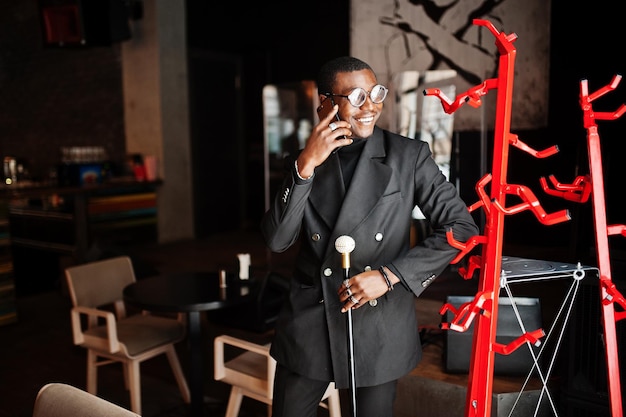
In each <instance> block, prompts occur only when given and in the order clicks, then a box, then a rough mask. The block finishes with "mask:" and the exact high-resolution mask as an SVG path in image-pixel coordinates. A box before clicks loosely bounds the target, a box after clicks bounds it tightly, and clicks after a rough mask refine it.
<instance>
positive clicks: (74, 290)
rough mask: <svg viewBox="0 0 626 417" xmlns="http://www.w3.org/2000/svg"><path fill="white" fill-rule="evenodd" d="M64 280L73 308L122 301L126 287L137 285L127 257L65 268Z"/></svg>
mask: <svg viewBox="0 0 626 417" xmlns="http://www.w3.org/2000/svg"><path fill="white" fill-rule="evenodd" d="M65 277H66V279H67V285H68V289H69V293H70V297H71V299H72V303H73V305H74V307H76V306H79V305H81V306H85V307H94V308H95V307H99V306H103V305H107V304H113V303H115V302H117V301H120V300H121V299H122V297H123V295H122V292H123V290H124V287H126V286H127V285H129V284H131V283H133V282H135V272H134V270H133V265H132V262H131V260H130V258H129V257H128V256H117V257H115V258H110V259H104V260H100V261H94V262H89V263H85V264H81V265H75V266H71V267H69V268H66V269H65Z"/></svg>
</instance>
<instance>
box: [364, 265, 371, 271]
mask: <svg viewBox="0 0 626 417" xmlns="http://www.w3.org/2000/svg"><path fill="white" fill-rule="evenodd" d="M363 269H364V270H365V271H371V270H372V267H371V266H369V265H366V266H365V268H363Z"/></svg>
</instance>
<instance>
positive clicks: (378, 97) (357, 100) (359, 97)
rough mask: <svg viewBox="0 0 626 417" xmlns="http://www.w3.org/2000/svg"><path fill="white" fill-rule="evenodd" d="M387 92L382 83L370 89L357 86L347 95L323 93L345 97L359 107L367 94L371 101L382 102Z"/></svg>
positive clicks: (327, 95)
mask: <svg viewBox="0 0 626 417" xmlns="http://www.w3.org/2000/svg"><path fill="white" fill-rule="evenodd" d="M388 92H389V89H388V88H387V87H385V86H384V85H380V84H377V85H375V86H374V87H372V91H367V90H365V89H363V88H361V87H357V88H355V89H354V90H352V92H351V93H350V94H348V95H343V94H333V93H324V95H325V96H326V97H343V98H347V99H348V101H349V102H350V104H352V105H353V106H354V107H361V106H362V105H363V104H364V103H365V100H367V97H368V96H369V98H370V100H372V103H374V104H379V103H382V102H383V101H384V100H385V97H387V93H388Z"/></svg>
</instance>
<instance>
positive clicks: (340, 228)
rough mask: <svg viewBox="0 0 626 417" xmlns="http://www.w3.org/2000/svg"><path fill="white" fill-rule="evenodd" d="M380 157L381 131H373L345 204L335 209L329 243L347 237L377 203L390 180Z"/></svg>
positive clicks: (382, 156) (381, 152) (388, 169)
mask: <svg viewBox="0 0 626 417" xmlns="http://www.w3.org/2000/svg"><path fill="white" fill-rule="evenodd" d="M384 157H385V147H384V135H383V131H382V130H381V129H379V128H376V129H375V130H374V134H373V135H372V136H371V137H370V138H369V139H367V141H366V143H365V147H364V148H363V152H362V153H361V156H360V157H359V162H358V163H357V166H356V170H355V171H354V175H353V176H352V182H351V183H350V187H349V189H348V192H347V194H346V198H345V200H344V201H345V202H344V204H343V206H341V208H340V209H339V215H338V216H337V221H336V223H335V225H336V227H335V228H334V230H333V238H332V242H334V241H335V239H336V238H337V237H338V236H341V235H350V234H351V233H352V232H353V230H354V229H355V228H356V227H357V226H358V225H359V224H360V223H361V222H362V221H363V220H364V219H365V218H366V217H367V216H368V215H369V213H370V212H371V211H372V209H373V208H374V206H376V204H377V203H378V201H380V197H381V196H382V195H383V193H384V192H385V189H386V188H387V184H388V183H389V180H390V178H391V168H389V167H388V166H387V165H385V164H384V163H383V162H382V158H384ZM331 249H332V250H334V248H329V251H330V250H331Z"/></svg>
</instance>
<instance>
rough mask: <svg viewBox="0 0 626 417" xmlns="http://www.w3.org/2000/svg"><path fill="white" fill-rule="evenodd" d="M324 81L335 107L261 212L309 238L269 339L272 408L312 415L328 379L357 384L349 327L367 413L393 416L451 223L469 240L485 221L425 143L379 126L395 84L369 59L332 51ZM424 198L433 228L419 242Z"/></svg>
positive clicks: (284, 238) (270, 236) (281, 246)
mask: <svg viewBox="0 0 626 417" xmlns="http://www.w3.org/2000/svg"><path fill="white" fill-rule="evenodd" d="M317 86H318V91H319V98H320V102H321V103H322V106H325V105H327V104H331V106H330V112H329V113H328V115H326V116H324V115H322V116H320V123H319V124H318V125H317V126H315V127H314V128H313V130H312V132H311V135H310V136H309V138H308V139H307V142H306V145H305V147H304V149H302V150H301V151H300V153H299V154H298V155H294V160H293V161H292V162H291V163H290V164H288V165H287V166H288V167H289V170H288V172H286V176H285V179H284V182H283V185H282V187H281V189H280V191H279V192H278V193H277V195H276V197H275V199H274V201H273V204H272V207H271V208H270V209H269V210H268V212H267V213H266V214H265V216H264V218H263V220H262V224H261V229H262V232H263V235H264V238H265V240H266V243H267V245H268V247H269V248H270V249H271V250H272V251H275V252H283V251H285V250H287V249H288V248H289V247H291V246H292V245H293V244H294V243H295V242H296V241H297V240H298V239H299V238H301V239H300V250H299V253H298V256H297V258H296V265H295V270H294V274H293V278H292V282H291V289H290V295H289V297H288V300H287V302H286V305H285V307H284V308H283V310H282V312H281V315H280V317H279V320H278V323H277V326H276V334H275V337H274V340H273V342H272V347H271V354H272V356H273V357H274V358H275V359H276V361H277V362H278V366H277V370H276V375H275V385H274V400H273V417H314V416H316V415H317V406H318V403H319V401H320V400H321V398H322V396H323V394H324V391H325V389H326V387H327V385H328V383H329V382H330V381H334V382H335V384H336V386H337V388H340V389H341V388H349V387H350V385H351V384H350V370H349V367H350V364H349V361H348V357H349V355H351V353H350V352H349V349H348V343H347V342H346V341H347V340H348V339H347V338H348V337H352V338H353V339H352V340H353V341H354V352H353V353H354V362H355V369H356V372H355V381H354V383H355V385H356V387H357V390H356V399H357V407H356V410H357V412H358V415H359V417H391V416H392V415H393V401H394V398H395V393H396V381H397V380H398V378H400V377H401V376H403V375H405V374H407V373H409V372H410V371H411V370H412V369H413V368H415V366H416V365H417V363H418V362H419V360H420V358H421V345H420V340H419V333H418V323H417V319H416V316H415V297H417V296H419V295H420V294H421V293H422V292H423V291H424V290H425V289H426V287H427V286H428V285H429V284H431V283H432V282H433V280H434V279H435V278H436V277H437V276H438V275H439V274H440V273H441V272H442V271H443V270H444V269H445V267H446V266H447V265H448V264H449V263H450V261H451V260H452V259H453V258H454V257H455V255H456V254H457V253H458V250H457V249H455V248H453V247H452V246H450V245H449V244H448V242H447V239H446V231H447V230H449V229H452V231H453V234H454V238H455V239H456V240H458V241H462V242H465V241H467V240H468V239H469V238H470V237H471V236H474V235H476V234H478V228H477V227H476V224H475V222H474V220H473V219H472V217H471V215H470V213H469V211H468V209H467V207H466V205H465V203H464V202H463V201H462V200H461V199H460V197H459V196H458V193H457V190H456V189H455V188H454V186H453V185H452V184H451V183H450V182H448V181H447V180H446V178H445V176H444V175H443V174H442V173H441V171H440V169H439V167H438V166H437V165H436V164H435V162H434V160H433V158H432V154H431V152H430V149H429V146H428V144H427V143H425V142H422V141H419V140H414V139H409V138H406V137H403V136H400V135H397V134H394V133H392V132H389V131H386V130H383V129H381V128H379V127H377V126H375V124H376V122H377V120H378V118H379V117H380V114H381V111H382V109H383V101H384V99H385V97H386V95H387V88H386V87H384V86H382V85H380V84H379V83H378V81H377V79H376V74H375V73H374V71H373V70H372V68H371V67H370V66H369V65H368V64H366V63H365V62H363V61H361V60H359V59H356V58H353V57H340V58H336V59H334V60H331V61H329V62H327V63H326V64H325V65H323V66H322V67H321V69H320V72H319V75H318V79H317ZM336 115H338V117H336ZM416 205H417V206H419V208H420V209H421V211H422V213H423V214H424V215H425V216H426V218H427V219H428V220H429V222H430V225H431V228H432V231H433V232H432V234H431V235H429V236H428V237H426V238H425V239H423V240H422V241H421V242H419V244H418V245H417V246H414V247H410V228H411V213H412V212H413V209H414V207H415V206H416ZM342 235H348V236H351V237H352V238H353V239H354V242H355V248H354V251H353V252H352V253H351V254H350V256H351V258H350V272H351V273H352V274H353V275H352V276H351V277H350V278H349V279H345V280H344V278H345V276H344V269H343V265H342V260H341V257H342V255H341V254H340V253H339V252H338V251H337V250H336V248H335V241H336V239H337V238H338V237H339V236H342ZM347 309H352V310H351V314H352V316H353V320H354V321H353V334H352V335H349V334H347V328H348V326H347V320H346V315H345V313H346V312H347Z"/></svg>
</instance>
